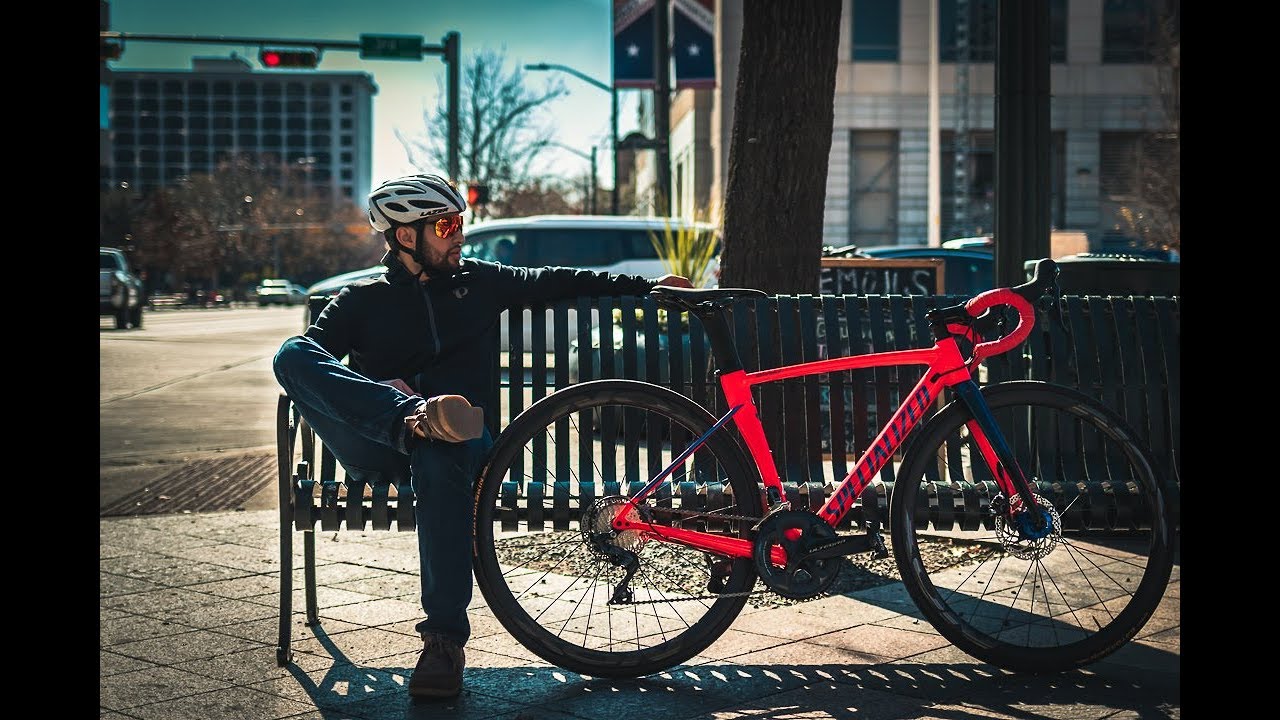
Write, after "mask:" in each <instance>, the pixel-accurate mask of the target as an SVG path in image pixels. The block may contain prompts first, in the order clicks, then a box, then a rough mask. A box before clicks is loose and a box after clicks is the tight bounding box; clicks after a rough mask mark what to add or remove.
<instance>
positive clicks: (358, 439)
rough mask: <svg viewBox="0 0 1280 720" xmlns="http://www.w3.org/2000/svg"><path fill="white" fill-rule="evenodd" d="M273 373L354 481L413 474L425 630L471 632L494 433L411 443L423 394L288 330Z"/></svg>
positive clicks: (462, 635)
mask: <svg viewBox="0 0 1280 720" xmlns="http://www.w3.org/2000/svg"><path fill="white" fill-rule="evenodd" d="M273 367H274V369H275V375H276V380H277V381H278V382H279V383H280V386H281V387H282V388H284V391H285V392H286V393H288V395H289V399H290V400H291V401H293V403H294V405H296V406H297V408H298V412H299V413H300V414H301V415H302V418H303V419H304V420H306V421H307V424H308V425H310V426H311V427H312V428H313V429H314V430H315V433H316V435H317V436H318V437H319V438H320V441H321V442H322V443H324V444H325V446H326V447H328V448H329V450H331V451H332V452H333V456H334V458H336V459H337V460H338V462H339V463H341V464H342V467H343V468H345V469H346V471H347V475H348V476H349V477H351V478H352V479H356V480H360V481H363V482H367V483H370V484H374V483H386V482H392V483H394V482H395V481H396V480H397V479H398V478H403V477H404V476H405V474H406V473H408V474H409V477H410V480H411V482H412V485H413V492H414V494H415V495H416V496H417V500H418V502H417V506H416V510H415V519H416V521H417V532H418V562H419V564H420V567H421V577H422V610H423V612H424V613H426V619H425V620H423V621H422V622H419V623H418V624H417V626H416V628H415V629H416V630H417V631H418V632H419V633H427V632H433V633H440V634H443V635H446V636H447V637H449V638H451V639H453V640H454V641H456V642H458V643H461V644H466V642H467V639H468V638H469V637H470V636H471V623H470V621H469V620H468V619H467V604H468V603H470V602H471V521H472V511H473V508H474V498H473V496H472V483H473V481H474V480H475V479H476V478H477V477H478V476H479V473H480V468H481V463H482V462H483V460H484V457H485V454H486V453H487V452H488V451H489V447H490V446H491V445H492V444H493V439H492V438H491V437H490V435H489V430H488V428H487V427H486V428H485V431H484V434H483V435H482V436H481V437H479V438H476V439H475V440H468V441H466V442H461V443H451V442H445V441H442V440H424V439H419V440H417V441H416V442H415V443H412V444H411V450H406V448H405V439H406V432H405V424H404V419H405V418H406V417H408V416H409V415H411V414H412V413H413V411H414V409H416V408H417V406H418V404H419V403H421V402H422V398H421V397H419V396H417V395H406V394H404V393H403V392H401V391H399V390H397V389H395V388H393V387H391V386H389V385H383V384H381V383H378V382H374V381H373V380H370V379H369V378H367V377H364V376H363V375H360V374H359V373H357V372H355V371H353V370H352V369H351V368H349V367H347V366H346V365H343V364H342V362H341V361H339V360H338V359H337V358H335V357H334V356H333V355H332V354H330V353H329V352H328V351H327V350H325V349H324V348H323V347H321V346H320V345H319V343H317V342H315V341H314V340H312V339H311V338H308V337H305V336H301V335H300V336H296V337H292V338H289V339H288V340H286V341H285V342H284V344H283V345H281V347H280V350H279V351H277V352H276V356H275V360H274V363H273Z"/></svg>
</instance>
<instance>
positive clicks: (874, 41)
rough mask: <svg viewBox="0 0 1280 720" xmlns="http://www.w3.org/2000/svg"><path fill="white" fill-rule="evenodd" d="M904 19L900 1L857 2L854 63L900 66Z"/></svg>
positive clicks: (854, 29)
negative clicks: (902, 23) (899, 57)
mask: <svg viewBox="0 0 1280 720" xmlns="http://www.w3.org/2000/svg"><path fill="white" fill-rule="evenodd" d="M901 15H902V9H901V7H900V3H899V2H898V0H853V35H852V37H853V59H854V60H862V61H868V62H897V61H898V47H899V37H900V36H901V33H900V32H899V26H900V23H901Z"/></svg>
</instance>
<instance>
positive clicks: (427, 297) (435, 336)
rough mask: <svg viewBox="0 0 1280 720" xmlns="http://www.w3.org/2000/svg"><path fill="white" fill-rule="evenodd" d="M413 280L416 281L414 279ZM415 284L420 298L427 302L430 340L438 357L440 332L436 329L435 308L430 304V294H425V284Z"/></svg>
mask: <svg viewBox="0 0 1280 720" xmlns="http://www.w3.org/2000/svg"><path fill="white" fill-rule="evenodd" d="M415 282H417V281H416V280H415ZM417 285H418V292H419V293H421V295H422V300H423V301H424V302H425V303H426V304H427V319H428V320H429V321H430V323H431V341H432V342H433V343H434V344H435V346H436V352H435V354H436V357H439V356H440V333H439V332H437V331H436V313H435V309H434V307H433V306H432V305H431V296H430V295H428V294H427V287H426V285H423V284H422V283H420V282H418V283H417Z"/></svg>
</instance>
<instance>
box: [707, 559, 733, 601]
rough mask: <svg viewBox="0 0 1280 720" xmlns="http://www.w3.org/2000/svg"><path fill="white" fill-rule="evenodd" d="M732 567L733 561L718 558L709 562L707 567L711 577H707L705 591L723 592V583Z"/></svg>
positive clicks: (717, 593)
mask: <svg viewBox="0 0 1280 720" xmlns="http://www.w3.org/2000/svg"><path fill="white" fill-rule="evenodd" d="M732 569H733V561H731V560H720V561H718V562H713V563H709V567H708V568H707V570H708V572H709V573H710V574H711V577H709V578H708V579H707V592H709V593H712V594H715V595H719V594H721V593H723V592H724V589H725V583H724V581H725V580H726V579H728V577H729V572H730V571H731V570H732Z"/></svg>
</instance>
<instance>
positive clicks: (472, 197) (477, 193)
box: [467, 185, 489, 205]
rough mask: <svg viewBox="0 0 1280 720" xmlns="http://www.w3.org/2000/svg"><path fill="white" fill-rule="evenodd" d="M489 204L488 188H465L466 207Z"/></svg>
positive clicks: (486, 186) (470, 186)
mask: <svg viewBox="0 0 1280 720" xmlns="http://www.w3.org/2000/svg"><path fill="white" fill-rule="evenodd" d="M487 202H489V186H488V185H468V186H467V204H468V205H484V204H485V203H487Z"/></svg>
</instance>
